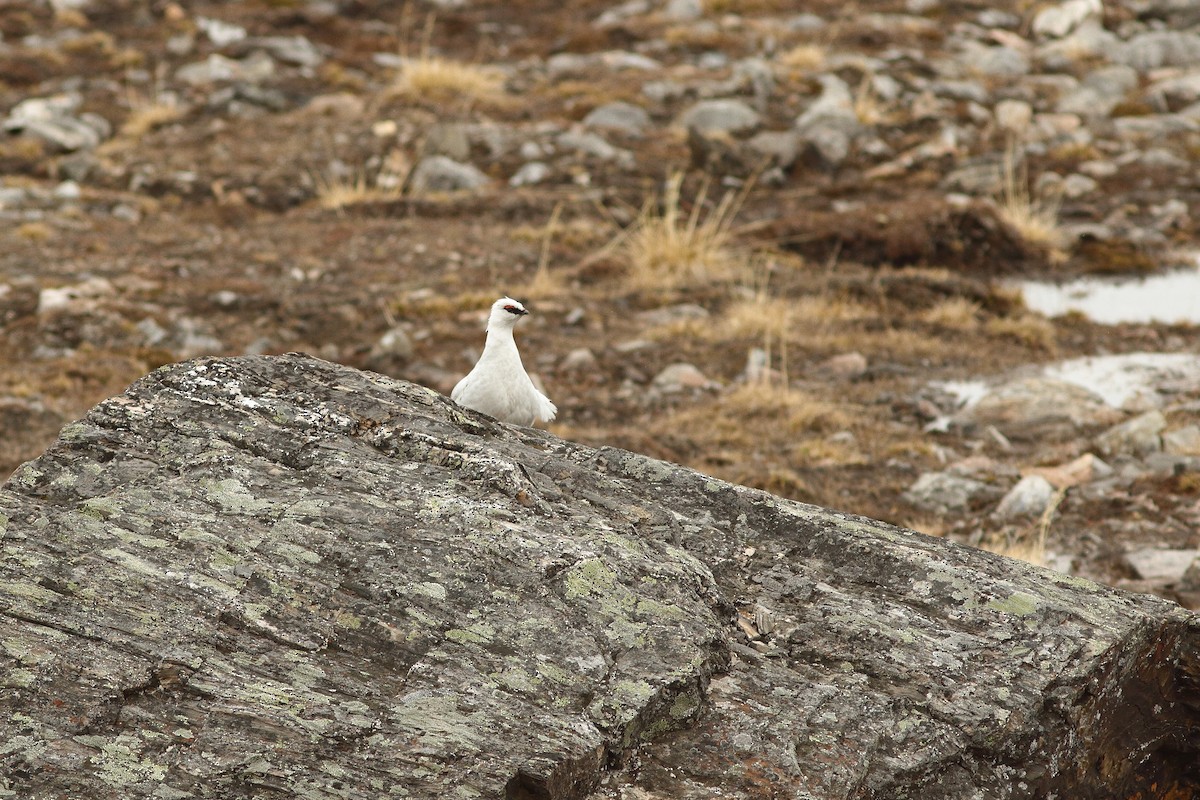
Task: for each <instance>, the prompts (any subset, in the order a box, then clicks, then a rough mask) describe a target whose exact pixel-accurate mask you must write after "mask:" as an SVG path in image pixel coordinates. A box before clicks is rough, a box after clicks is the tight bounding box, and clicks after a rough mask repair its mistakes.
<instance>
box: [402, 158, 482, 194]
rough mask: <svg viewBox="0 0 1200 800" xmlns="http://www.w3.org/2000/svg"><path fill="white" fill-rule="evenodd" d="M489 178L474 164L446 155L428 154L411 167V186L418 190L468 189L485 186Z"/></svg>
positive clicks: (447, 190)
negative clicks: (414, 166) (413, 167)
mask: <svg viewBox="0 0 1200 800" xmlns="http://www.w3.org/2000/svg"><path fill="white" fill-rule="evenodd" d="M490 180H491V179H490V178H488V176H487V175H486V174H484V173H483V172H482V171H481V170H480V169H479V168H478V167H476V166H475V165H474V164H464V163H462V162H459V161H455V160H454V159H452V158H448V157H446V156H428V157H426V158H423V159H421V160H420V161H419V162H417V166H416V168H415V169H413V174H412V187H413V189H414V190H416V191H419V192H458V191H470V190H472V189H479V188H481V187H483V186H486V185H487V184H488V183H489V182H490Z"/></svg>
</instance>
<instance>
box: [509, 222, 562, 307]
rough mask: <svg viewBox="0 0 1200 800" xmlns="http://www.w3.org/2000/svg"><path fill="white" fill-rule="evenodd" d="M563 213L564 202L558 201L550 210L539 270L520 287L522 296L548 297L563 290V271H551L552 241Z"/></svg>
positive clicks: (539, 257) (544, 233) (543, 236)
mask: <svg viewBox="0 0 1200 800" xmlns="http://www.w3.org/2000/svg"><path fill="white" fill-rule="evenodd" d="M561 214H562V203H556V204H555V206H554V210H553V211H551V212H550V220H549V221H548V222H547V223H546V227H545V229H544V231H543V235H542V249H541V255H539V256H538V265H537V271H536V272H535V273H534V275H533V280H531V281H530V282H529V283H528V284H526V285H525V286H523V287H521V288H520V290H519V291H520V292H521V294H522V296H525V297H547V296H550V295H555V294H558V293H560V292H561V291H562V290H563V274H562V273H561V272H551V271H550V243H551V242H552V241H553V239H554V237H555V235H556V234H557V233H558V231H559V222H558V218H559V216H560V215H561Z"/></svg>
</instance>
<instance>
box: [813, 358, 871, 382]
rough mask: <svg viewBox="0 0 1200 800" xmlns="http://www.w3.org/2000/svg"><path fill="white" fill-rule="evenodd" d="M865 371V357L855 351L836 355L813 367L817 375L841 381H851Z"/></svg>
mask: <svg viewBox="0 0 1200 800" xmlns="http://www.w3.org/2000/svg"><path fill="white" fill-rule="evenodd" d="M866 371H867V357H866V356H864V355H863V354H862V353H859V352H857V351H853V352H849V353H838V354H837V355H835V356H830V357H829V358H827V359H825V360H824V361H822V362H820V363H819V364H817V365H816V366H814V367H813V372H814V373H815V374H817V375H827V376H829V377H833V378H839V379H841V380H852V379H854V378H858V377H860V376H862V375H864V374H865V373H866Z"/></svg>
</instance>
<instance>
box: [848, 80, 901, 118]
mask: <svg viewBox="0 0 1200 800" xmlns="http://www.w3.org/2000/svg"><path fill="white" fill-rule="evenodd" d="M854 116H856V117H858V121H859V122H861V123H862V124H863V125H866V126H868V127H869V126H873V125H883V124H886V123H889V122H892V121H893V120H894V119H895V118H896V114H895V113H894V112H893V111H891V110H890V109H888V108H887V107H886V106H885V105H884V104H883V100H882V99H880V97H879V95H878V94H877V93H876V92H875V88H874V87H873V86H872V85H871V76H870V75H869V74H868V75H864V76H863V79H862V82H861V83H859V84H858V90H857V91H856V92H855V93H854Z"/></svg>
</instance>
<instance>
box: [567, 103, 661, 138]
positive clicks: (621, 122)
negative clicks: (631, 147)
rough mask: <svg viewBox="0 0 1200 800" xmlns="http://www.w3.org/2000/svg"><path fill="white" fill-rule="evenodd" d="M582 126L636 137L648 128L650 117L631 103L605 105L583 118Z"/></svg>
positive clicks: (642, 109) (639, 107)
mask: <svg viewBox="0 0 1200 800" xmlns="http://www.w3.org/2000/svg"><path fill="white" fill-rule="evenodd" d="M583 124H584V125H585V126H586V127H589V128H608V129H611V130H617V131H621V132H622V133H626V134H629V135H631V136H638V135H641V133H642V131H644V130H645V129H646V128H648V127H649V126H650V115H649V114H647V113H646V109H644V108H642V107H641V106H635V105H634V104H633V103H623V102H615V103H605V104H604V105H602V106H597V107H596V108H594V109H592V110H591V112H589V113H588V115H587V116H586V117H584V118H583Z"/></svg>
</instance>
